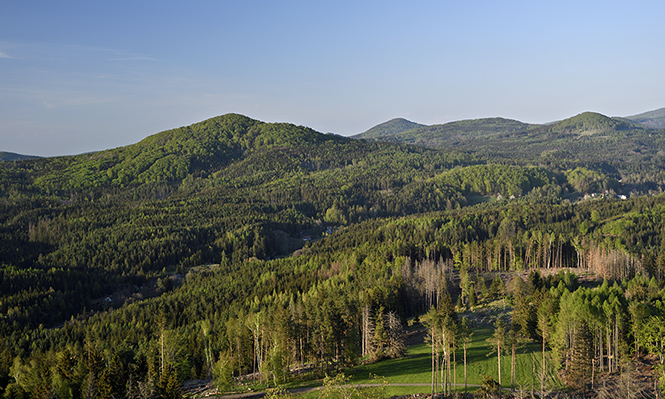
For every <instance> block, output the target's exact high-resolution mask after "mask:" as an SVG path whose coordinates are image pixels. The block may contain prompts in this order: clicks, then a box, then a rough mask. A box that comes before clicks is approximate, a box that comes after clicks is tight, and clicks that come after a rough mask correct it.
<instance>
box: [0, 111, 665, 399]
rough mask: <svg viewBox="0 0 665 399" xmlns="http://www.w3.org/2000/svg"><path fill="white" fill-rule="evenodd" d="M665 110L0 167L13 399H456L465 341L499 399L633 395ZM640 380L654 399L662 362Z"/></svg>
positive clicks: (663, 227) (0, 314)
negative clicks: (359, 395) (349, 387)
mask: <svg viewBox="0 0 665 399" xmlns="http://www.w3.org/2000/svg"><path fill="white" fill-rule="evenodd" d="M659 115H660V114H659V113H658V112H655V113H647V114H644V115H637V116H635V118H633V119H630V118H609V117H606V116H603V115H600V114H594V113H583V114H579V115H577V116H575V117H572V118H569V119H566V120H564V121H559V122H556V123H553V124H550V125H531V124H526V123H523V122H519V121H512V120H508V119H503V118H487V119H481V120H474V121H460V122H452V123H450V124H446V125H435V126H425V125H420V124H415V123H413V122H409V121H405V120H393V121H390V123H388V124H387V125H384V126H381V127H380V128H377V129H374V130H373V131H372V132H369V131H368V132H369V133H368V134H365V135H359V136H357V137H355V138H346V137H341V136H337V135H333V134H322V133H318V132H316V131H314V130H312V129H310V128H307V127H303V126H296V125H292V124H287V123H265V122H261V121H257V120H254V119H251V118H248V117H246V116H242V115H238V114H227V115H222V116H218V117H215V118H212V119H209V120H206V121H203V122H200V123H197V124H194V125H191V126H185V127H181V128H177V129H172V130H168V131H164V132H161V133H157V134H155V135H152V136H149V137H147V138H146V139H144V140H142V141H141V142H139V143H136V144H133V145H127V146H125V147H120V148H116V149H109V150H105V151H101V152H96V153H88V154H81V155H76V156H67V157H54V158H40V159H20V157H19V158H15V160H11V161H3V162H0V336H1V339H0V394H2V395H3V397H4V398H7V399H10V398H12V399H13V398H21V399H27V398H51V397H58V398H67V399H70V398H71V399H78V398H88V397H100V398H111V397H115V398H118V397H126V398H132V399H133V398H146V399H147V398H154V397H159V398H178V397H182V395H183V393H186V392H187V391H186V390H183V383H184V382H186V381H192V380H209V381H214V384H216V385H217V387H218V388H219V391H220V392H232V391H236V390H238V380H237V377H239V376H242V375H248V374H254V375H255V376H257V379H258V381H257V384H258V385H257V386H265V385H266V384H268V383H270V384H271V385H272V386H274V385H278V386H281V387H284V388H289V387H294V386H296V385H298V386H299V385H312V384H314V385H317V384H324V378H325V376H326V375H328V376H329V377H330V378H332V377H333V376H335V375H339V376H342V373H343V375H345V376H346V377H345V378H348V381H349V384H360V383H362V384H369V383H371V382H370V380H368V379H367V378H368V377H369V374H373V375H378V376H381V377H383V378H385V379H386V381H388V382H389V383H422V384H428V383H429V384H431V380H432V369H433V368H434V369H435V371H436V373H435V376H436V378H437V381H438V382H437V386H438V388H436V389H437V391H438V392H442V391H443V390H446V389H447V388H445V385H446V383H453V384H454V383H455V382H454V381H457V382H456V383H457V384H458V385H457V386H456V388H457V389H458V391H459V384H460V381H461V380H462V379H463V374H461V373H462V369H463V360H462V357H463V352H464V346H465V343H466V344H468V350H469V353H468V357H469V364H468V371H469V374H468V383H469V384H472V385H480V386H482V387H484V388H483V389H491V388H492V387H496V386H495V385H493V383H492V382H491V381H490V380H489V379H488V378H486V377H485V376H490V377H492V381H498V380H499V373H498V370H497V367H498V366H497V365H496V361H497V357H496V352H497V351H498V352H500V353H501V354H502V357H501V359H502V365H501V370H502V372H501V375H502V381H501V385H502V386H503V388H504V389H508V390H509V389H510V388H511V386H512V385H513V384H511V375H512V376H513V377H514V378H513V379H514V380H515V384H514V385H516V386H517V387H518V388H517V391H520V392H522V391H523V392H526V391H529V393H530V392H531V391H534V392H536V394H538V395H540V394H541V392H548V393H556V394H560V395H569V396H571V397H574V395H580V394H585V395H587V396H588V397H591V396H592V395H595V396H593V397H620V396H611V395H619V394H620V392H623V391H621V389H624V388H621V387H624V386H623V385H621V384H622V382H621V381H623V380H622V378H624V379H625V378H628V377H626V376H629V375H631V374H630V373H633V372H635V370H638V369H639V370H643V369H644V366H643V359H650V360H649V361H650V362H651V361H652V360H653V359H660V358H661V357H662V355H663V353H662V345H661V343H662V342H661V341H662V338H661V334H660V332H661V331H663V328H665V322H664V321H663V320H665V313H664V312H665V309H664V308H663V305H662V304H663V303H665V302H664V301H665V298H663V295H665V290H663V289H664V287H665V282H664V281H663V280H664V277H663V272H664V271H665V247H664V246H663V245H664V244H663V243H665V240H664V237H665V236H664V235H663V234H664V233H663V232H664V231H665V195H663V194H662V192H663V188H664V187H665V173H664V172H663V171H664V170H665V168H663V167H664V166H665V164H664V162H665V158H663V154H665V140H664V139H665V129H663V128H662V127H660V125H658V123H659V119H658V118H661V116H659ZM13 159H14V158H13ZM563 270H565V271H566V272H565V273H564V272H563ZM504 302H505V303H504ZM464 320H466V321H464ZM405 331H406V332H409V331H412V332H413V331H422V332H423V336H422V337H421V338H422V340H421V341H419V343H415V342H411V344H415V345H409V346H408V347H407V346H405V342H406V341H404V335H403V334H404V332H405ZM497 331H499V333H497ZM465 334H466V335H465ZM504 340H505V341H504ZM498 343H500V345H499V344H498ZM513 343H514V345H515V346H514V348H515V356H513V355H512V353H511V352H512V345H513ZM496 345H499V346H501V345H507V346H504V347H503V349H502V348H499V349H496ZM492 348H494V352H495V353H494V355H490V356H488V354H489V353H491V352H492V350H493V349H492ZM506 348H510V349H511V350H510V351H506V352H504V350H505V349H506ZM432 353H434V355H432ZM543 358H544V359H545V362H544V363H545V366H544V367H543V361H542V359H543ZM432 359H434V366H432V364H433V360H432ZM511 360H514V362H512V364H513V365H514V366H515V367H513V368H512V369H513V370H516V372H515V373H514V374H513V373H511V367H510V366H511ZM304 366H307V368H308V370H309V371H308V372H307V373H305V374H304V375H303V374H297V373H292V372H291V370H295V369H296V368H302V367H304ZM647 368H648V369H649V373H650V374H649V375H647V376H645V378H647V379H648V381H649V384H650V385H649V387H648V392H649V395H652V394H653V393H654V392H655V391H654V388H653V386H654V382H655V379H656V377H657V376H660V375H661V374H662V372H663V367H662V364H660V362H659V361H656V362H651V363H649V367H647ZM534 370H536V371H537V372H535V371H534ZM543 370H544V371H543ZM640 372H641V373H642V374H644V372H642V371H640ZM483 378H485V379H483ZM600 381H613V383H614V384H615V385H613V386H614V387H616V389H614V390H613V391H611V392H610V391H608V390H607V389H606V388H607V387H606V386H604V387H603V389H605V390H603V389H601V388H600V386H599V385H598V384H599V382H600ZM324 385H325V384H324ZM329 385H330V386H329V388H330V390H331V393H330V395H334V394H335V393H334V392H333V391H334V386H335V385H336V384H329ZM379 385H381V384H379ZM377 388H381V389H374V390H372V392H374V393H371V394H370V393H366V394H363V395H365V397H370V396H369V395H377V396H376V397H385V396H386V395H398V394H399V395H406V394H407V393H406V392H403V391H395V392H393V391H391V390H388V391H383V390H382V389H383V388H384V387H377ZM385 388H386V389H387V388H388V387H385ZM449 388H452V386H450V387H449ZM477 388H478V387H474V390H476V389H477ZM391 389H392V388H391ZM635 389H637V388H635ZM639 389H644V390H645V391H644V392H647V388H646V387H642V388H639ZM377 392H378V393H377ZM386 392H389V394H388V393H386ZM409 392H411V391H409ZM421 392H424V393H429V392H431V390H429V389H427V388H426V389H425V390H423V391H421ZM479 394H480V393H479ZM282 395H283V396H273V397H287V396H285V395H288V394H287V393H283V394H282ZM381 395H383V396H381ZM600 395H604V396H600ZM608 395H610V396H608ZM331 397H332V396H331Z"/></svg>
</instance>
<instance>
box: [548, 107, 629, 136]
mask: <svg viewBox="0 0 665 399" xmlns="http://www.w3.org/2000/svg"><path fill="white" fill-rule="evenodd" d="M629 127H630V125H629V123H628V122H625V121H622V120H620V119H615V118H610V117H609V116H605V115H603V114H599V113H597V112H589V111H587V112H583V113H581V114H578V115H575V116H573V117H572V118H568V119H564V120H562V121H559V122H556V123H555V124H554V125H552V128H551V130H552V131H554V132H560V133H575V134H585V135H589V134H595V133H600V132H605V131H612V130H625V129H628V128H629Z"/></svg>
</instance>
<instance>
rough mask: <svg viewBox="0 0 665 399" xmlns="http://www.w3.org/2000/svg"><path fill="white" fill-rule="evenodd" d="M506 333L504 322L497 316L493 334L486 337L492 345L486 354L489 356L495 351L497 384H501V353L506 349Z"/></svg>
mask: <svg viewBox="0 0 665 399" xmlns="http://www.w3.org/2000/svg"><path fill="white" fill-rule="evenodd" d="M506 334H507V329H506V323H504V321H503V320H501V318H497V319H496V323H495V324H494V334H493V335H492V336H491V337H490V338H488V339H487V342H489V343H490V344H491V345H492V350H491V352H490V353H489V354H488V355H487V356H491V355H492V354H494V353H496V358H497V368H498V373H499V381H498V382H499V385H501V355H502V354H503V353H504V352H505V351H506V341H507V337H506Z"/></svg>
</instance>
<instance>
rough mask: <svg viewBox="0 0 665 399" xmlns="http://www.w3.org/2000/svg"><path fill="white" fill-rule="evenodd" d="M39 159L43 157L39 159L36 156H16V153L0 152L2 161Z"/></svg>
mask: <svg viewBox="0 0 665 399" xmlns="http://www.w3.org/2000/svg"><path fill="white" fill-rule="evenodd" d="M38 158H41V157H37V156H34V155H23V154H16V153H14V152H5V151H0V161H20V160H23V159H38Z"/></svg>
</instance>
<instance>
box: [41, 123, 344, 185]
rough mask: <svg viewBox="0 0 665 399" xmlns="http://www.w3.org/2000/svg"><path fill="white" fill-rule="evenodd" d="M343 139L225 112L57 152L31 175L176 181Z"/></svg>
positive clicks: (44, 179) (63, 179)
mask: <svg viewBox="0 0 665 399" xmlns="http://www.w3.org/2000/svg"><path fill="white" fill-rule="evenodd" d="M340 140H342V141H345V140H346V141H348V140H350V139H348V138H344V137H341V136H336V135H325V134H322V133H319V132H316V131H314V130H312V129H310V128H307V127H304V126H296V125H292V124H288V123H264V122H261V121H257V120H254V119H251V118H248V117H246V116H243V115H237V114H226V115H222V116H218V117H215V118H211V119H208V120H205V121H203V122H199V123H195V124H193V125H191V126H185V127H180V128H177V129H172V130H167V131H164V132H160V133H157V134H154V135H152V136H149V137H147V138H145V139H144V140H142V141H140V142H138V143H136V144H132V145H128V146H125V147H120V148H115V149H111V150H106V151H100V152H94V153H88V154H82V155H77V156H72V157H58V158H54V159H52V160H50V161H49V167H48V168H46V170H48V171H49V172H48V173H47V174H45V175H41V176H39V177H38V178H37V180H36V183H37V184H38V185H40V186H45V187H66V188H75V187H86V186H98V185H105V184H109V183H110V184H116V185H121V186H124V185H127V184H144V183H167V182H173V181H180V180H182V179H183V178H185V177H186V176H187V175H190V174H192V173H196V172H197V171H203V170H205V171H210V170H218V169H219V168H221V167H223V166H225V165H228V164H230V163H232V162H234V161H237V160H240V159H241V158H243V157H244V156H245V155H246V154H247V153H249V152H256V151H260V150H266V149H270V148H293V147H297V146H306V145H315V144H321V143H324V142H331V141H332V142H335V141H340Z"/></svg>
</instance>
